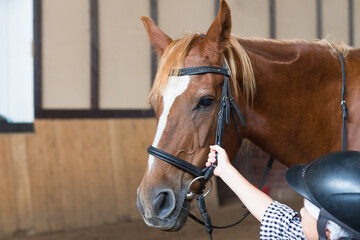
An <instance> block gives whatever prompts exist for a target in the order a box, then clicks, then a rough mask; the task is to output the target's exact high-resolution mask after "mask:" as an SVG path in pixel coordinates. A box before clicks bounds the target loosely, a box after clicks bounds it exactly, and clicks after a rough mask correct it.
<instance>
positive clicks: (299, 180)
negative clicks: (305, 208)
mask: <svg viewBox="0 0 360 240" xmlns="http://www.w3.org/2000/svg"><path fill="white" fill-rule="evenodd" d="M305 167H306V165H303V164H299V165H294V166H292V167H290V168H289V169H288V170H287V171H286V181H287V183H288V184H289V185H290V187H291V188H292V189H294V190H295V191H296V192H297V193H299V194H300V195H301V196H303V197H304V198H306V199H308V200H309V201H310V202H312V203H313V204H315V205H316V206H317V207H319V208H321V206H320V204H319V203H318V202H317V201H316V199H315V198H314V196H313V195H312V194H311V192H310V190H309V188H308V184H307V182H306V179H305V176H304V174H303V171H304V168H305Z"/></svg>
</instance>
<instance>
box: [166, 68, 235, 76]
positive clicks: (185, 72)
mask: <svg viewBox="0 0 360 240" xmlns="http://www.w3.org/2000/svg"><path fill="white" fill-rule="evenodd" d="M174 72H175V71H172V73H171V74H170V76H174V75H176V74H174ZM206 73H215V74H221V75H224V76H227V77H230V71H229V69H226V68H220V67H214V66H201V67H188V68H180V69H179V74H177V76H185V75H198V74H206Z"/></svg>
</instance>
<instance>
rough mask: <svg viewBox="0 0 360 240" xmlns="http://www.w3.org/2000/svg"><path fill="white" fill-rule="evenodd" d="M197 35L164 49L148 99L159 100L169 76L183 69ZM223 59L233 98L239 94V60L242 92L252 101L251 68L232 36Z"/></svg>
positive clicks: (253, 81)
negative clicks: (232, 90) (228, 72)
mask: <svg viewBox="0 0 360 240" xmlns="http://www.w3.org/2000/svg"><path fill="white" fill-rule="evenodd" d="M197 35H198V34H188V35H186V36H185V37H183V38H181V39H178V40H174V41H173V42H172V43H170V45H169V46H168V47H167V48H166V49H165V51H164V54H163V55H162V57H161V58H160V60H159V62H158V68H157V73H156V76H155V81H154V84H153V87H152V89H151V91H150V94H149V99H154V98H155V99H154V100H159V99H158V98H159V97H160V93H161V91H162V90H163V89H164V87H165V86H166V84H167V81H168V78H169V75H170V74H172V75H175V76H176V75H178V74H179V69H180V68H182V67H183V64H184V61H185V57H186V56H187V54H188V52H189V50H190V48H191V44H192V42H193V40H194V37H195V36H197ZM224 57H225V61H226V63H227V64H228V66H229V69H230V72H231V77H230V79H231V84H232V87H233V89H234V98H235V99H236V98H238V96H239V92H240V90H239V88H240V85H239V84H237V81H236V79H237V78H236V77H237V76H238V69H237V64H236V60H237V59H239V60H240V62H241V67H242V73H243V84H242V92H243V95H244V96H245V98H246V99H247V101H249V100H251V101H252V100H253V98H254V95H255V91H256V84H255V75H254V72H253V68H252V65H251V62H250V58H249V56H248V54H247V53H246V51H245V49H244V48H243V47H242V46H241V44H240V43H239V41H238V40H237V39H236V38H235V36H233V35H232V36H231V37H230V43H229V45H228V46H226V49H225V50H224Z"/></svg>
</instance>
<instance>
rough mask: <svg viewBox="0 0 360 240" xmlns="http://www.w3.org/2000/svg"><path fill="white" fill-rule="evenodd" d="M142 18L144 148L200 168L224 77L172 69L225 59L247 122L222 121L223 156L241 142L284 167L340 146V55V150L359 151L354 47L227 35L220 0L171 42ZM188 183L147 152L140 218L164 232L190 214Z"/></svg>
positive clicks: (359, 80) (359, 90)
mask: <svg viewBox="0 0 360 240" xmlns="http://www.w3.org/2000/svg"><path fill="white" fill-rule="evenodd" d="M141 20H142V22H143V24H144V26H145V29H146V32H147V34H148V37H149V39H150V41H151V43H152V45H153V47H154V49H155V51H156V52H157V54H158V56H159V59H160V60H159V63H158V70H157V74H156V76H155V81H154V84H153V87H152V89H151V92H150V95H149V102H150V104H151V105H152V107H153V109H154V111H155V113H156V120H157V124H158V125H157V130H156V134H155V138H154V141H153V143H152V146H154V147H156V148H158V149H161V150H163V151H165V152H167V153H169V154H172V155H174V156H176V157H178V158H181V159H183V160H185V161H187V162H189V163H191V164H193V165H195V166H197V167H199V168H202V167H204V165H205V162H206V159H207V155H208V152H209V145H211V144H214V139H215V130H216V121H217V115H218V111H219V107H220V101H221V99H220V98H221V93H222V86H223V82H224V77H223V76H222V75H219V74H212V73H207V74H199V75H191V76H188V75H186V76H180V75H179V74H178V73H179V70H178V69H180V68H189V67H198V66H214V67H221V66H222V64H223V62H224V61H225V62H226V63H227V65H228V66H229V69H230V85H231V92H232V94H233V96H234V100H235V102H236V104H237V105H238V107H239V110H240V112H241V113H242V114H243V116H244V118H245V120H246V127H244V126H242V125H240V124H238V123H236V122H235V121H231V122H230V124H229V125H227V126H226V127H225V130H224V141H223V146H224V148H225V149H226V151H227V153H228V155H229V157H230V158H233V157H234V155H235V153H236V152H237V150H238V148H239V146H240V145H241V144H242V143H243V141H244V139H247V140H249V141H251V142H252V143H254V144H255V145H257V146H258V147H260V148H261V149H262V150H264V151H265V152H267V153H269V154H270V155H271V156H273V157H274V158H275V159H277V160H278V161H280V162H281V163H283V164H284V165H286V166H291V165H293V164H299V163H309V162H311V161H312V160H314V159H316V158H318V157H320V156H321V155H324V154H326V153H328V152H332V151H335V150H339V149H340V145H341V143H340V142H341V141H340V140H341V136H342V127H341V126H342V120H343V116H342V115H343V110H342V107H341V105H340V102H341V88H342V71H341V64H340V61H339V57H338V55H339V54H340V53H341V55H342V56H344V62H345V69H344V70H345V72H346V89H347V91H346V104H347V112H348V119H347V124H348V125H347V130H346V131H347V133H348V134H347V142H348V149H354V150H356V149H360V128H359V127H360V126H359V123H360V114H359V113H360V104H359V102H358V101H357V99H358V98H359V95H360V49H356V48H352V47H349V46H346V45H345V44H339V43H330V42H328V41H326V40H318V41H305V40H286V41H285V40H273V39H262V38H240V37H236V36H235V35H233V34H231V13H230V8H229V6H228V5H227V3H226V1H225V0H221V3H220V9H219V12H218V15H217V17H216V18H215V20H214V21H213V23H212V24H211V26H210V27H209V29H208V30H207V31H206V34H204V35H202V34H199V33H194V34H188V35H186V36H184V37H183V38H181V39H178V40H173V39H171V38H170V37H169V36H168V35H167V34H166V33H164V32H163V31H162V30H161V29H160V28H159V27H158V26H156V24H155V23H154V22H153V21H152V20H151V19H150V18H148V17H141ZM235 125H238V126H235ZM236 128H238V129H239V130H240V131H239V132H240V136H239V137H237V136H238V135H239V134H237V131H236ZM192 180H193V176H192V175H191V174H189V173H187V172H185V171H182V170H180V169H178V168H177V167H175V166H173V165H171V164H169V163H167V162H165V161H162V160H160V159H158V158H156V157H154V156H149V159H148V163H147V168H146V171H145V173H144V176H143V179H142V181H141V183H140V186H139V188H138V190H137V194H138V195H137V196H138V197H137V205H138V208H139V211H140V213H141V215H142V217H143V219H144V221H145V223H146V224H147V225H149V226H152V227H155V228H159V229H161V230H164V231H178V230H180V229H181V228H182V227H183V226H184V224H185V222H186V219H187V216H188V212H189V206H190V201H189V200H186V194H187V186H188V185H189V183H190V182H191V181H192Z"/></svg>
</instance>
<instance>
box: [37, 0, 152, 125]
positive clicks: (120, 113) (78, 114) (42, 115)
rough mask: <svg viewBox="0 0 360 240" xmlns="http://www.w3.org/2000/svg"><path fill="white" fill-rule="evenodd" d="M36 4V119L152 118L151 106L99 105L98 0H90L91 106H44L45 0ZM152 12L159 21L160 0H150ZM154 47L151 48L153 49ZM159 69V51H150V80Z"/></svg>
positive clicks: (38, 0)
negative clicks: (43, 38)
mask: <svg viewBox="0 0 360 240" xmlns="http://www.w3.org/2000/svg"><path fill="white" fill-rule="evenodd" d="M33 1H34V2H33V4H34V98H35V99H34V104H35V107H34V108H35V119H51V118H56V119H62V118H64V119H69V118H70V119H71V118H153V117H155V113H154V110H153V109H151V108H149V109H100V108H99V90H100V89H99V71H98V70H99V41H98V38H99V29H98V27H99V26H98V20H99V18H98V0H89V1H90V32H91V34H90V36H91V37H90V38H91V45H90V46H91V49H89V51H91V54H90V56H91V57H90V69H89V71H91V74H90V108H89V109H44V108H43V104H42V0H33ZM150 16H151V17H152V18H153V19H154V21H155V22H157V0H150ZM151 50H152V49H151ZM155 73H156V55H155V53H154V51H152V53H151V79H150V81H151V83H152V81H153V80H152V79H153V78H154V76H155Z"/></svg>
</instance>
